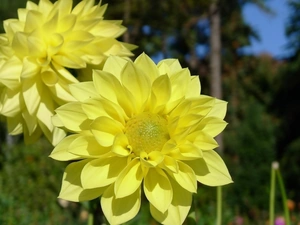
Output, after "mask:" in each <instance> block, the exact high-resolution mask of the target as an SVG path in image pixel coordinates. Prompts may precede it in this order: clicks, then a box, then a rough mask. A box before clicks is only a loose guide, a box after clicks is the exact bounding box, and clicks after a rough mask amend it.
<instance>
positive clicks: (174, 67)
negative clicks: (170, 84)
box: [157, 59, 182, 75]
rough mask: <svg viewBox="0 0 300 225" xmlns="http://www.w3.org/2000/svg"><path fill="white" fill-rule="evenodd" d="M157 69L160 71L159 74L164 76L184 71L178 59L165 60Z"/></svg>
mask: <svg viewBox="0 0 300 225" xmlns="http://www.w3.org/2000/svg"><path fill="white" fill-rule="evenodd" d="M157 67H158V69H159V73H160V74H161V75H162V74H173V73H176V72H178V71H179V70H181V69H182V67H181V65H180V63H179V61H178V60H177V59H164V60H161V61H160V62H159V63H158V64H157Z"/></svg>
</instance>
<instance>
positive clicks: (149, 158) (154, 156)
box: [140, 151, 164, 167]
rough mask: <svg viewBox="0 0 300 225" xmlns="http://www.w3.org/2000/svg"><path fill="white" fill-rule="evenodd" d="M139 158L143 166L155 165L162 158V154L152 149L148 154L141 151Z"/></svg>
mask: <svg viewBox="0 0 300 225" xmlns="http://www.w3.org/2000/svg"><path fill="white" fill-rule="evenodd" d="M140 158H141V162H142V164H143V166H145V167H156V166H157V165H159V164H160V163H161V162H162V161H163V160H164V155H163V154H162V153H161V152H159V151H152V152H150V153H149V154H147V153H146V152H141V153H140Z"/></svg>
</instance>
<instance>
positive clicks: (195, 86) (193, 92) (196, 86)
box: [185, 76, 201, 98]
mask: <svg viewBox="0 0 300 225" xmlns="http://www.w3.org/2000/svg"><path fill="white" fill-rule="evenodd" d="M200 92H201V86H200V80H199V76H192V77H191V82H190V83H189V84H188V88H187V92H186V94H185V96H186V97H187V98H192V97H198V96H199V94H200Z"/></svg>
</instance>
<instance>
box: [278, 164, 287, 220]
mask: <svg viewBox="0 0 300 225" xmlns="http://www.w3.org/2000/svg"><path fill="white" fill-rule="evenodd" d="M276 175H277V178H278V183H279V188H280V192H281V198H282V203H283V210H284V217H285V224H286V225H290V224H291V222H290V213H289V209H288V207H287V197H286V191H285V188H284V184H283V179H282V176H281V174H280V171H279V169H277V171H276Z"/></svg>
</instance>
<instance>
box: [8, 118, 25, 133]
mask: <svg viewBox="0 0 300 225" xmlns="http://www.w3.org/2000/svg"><path fill="white" fill-rule="evenodd" d="M6 121H7V131H8V133H9V134H10V135H17V134H21V133H22V132H23V125H22V116H21V114H18V115H16V116H15V117H7V118H6Z"/></svg>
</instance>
